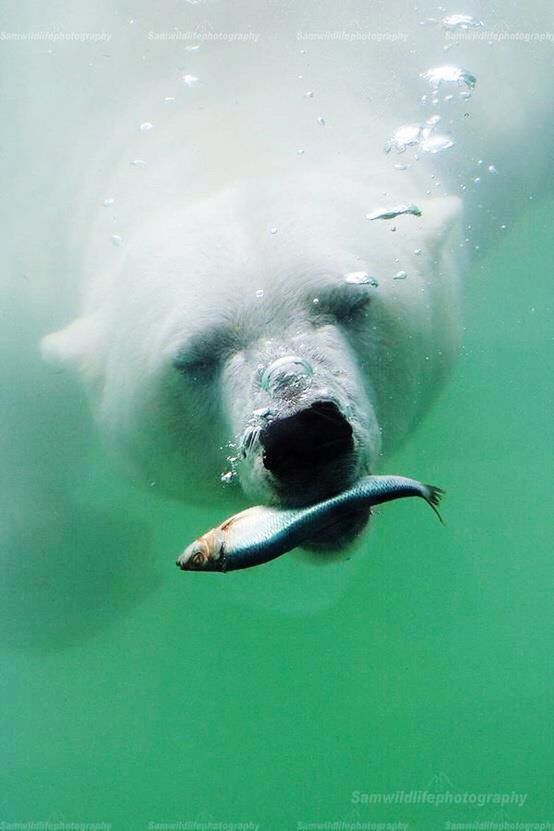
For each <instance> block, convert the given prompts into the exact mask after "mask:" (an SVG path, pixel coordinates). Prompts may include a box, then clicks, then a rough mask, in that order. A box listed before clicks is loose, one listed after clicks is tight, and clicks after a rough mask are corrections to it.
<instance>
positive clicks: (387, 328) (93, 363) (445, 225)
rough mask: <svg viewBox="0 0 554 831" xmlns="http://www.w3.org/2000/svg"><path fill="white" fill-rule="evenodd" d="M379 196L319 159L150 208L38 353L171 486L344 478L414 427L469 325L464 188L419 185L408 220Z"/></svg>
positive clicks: (234, 490)
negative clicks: (310, 165) (61, 368)
mask: <svg viewBox="0 0 554 831" xmlns="http://www.w3.org/2000/svg"><path fill="white" fill-rule="evenodd" d="M371 193H373V196H370V195H369V194H371ZM402 196H404V194H401V193H398V194H394V193H391V194H390V195H389V196H388V197H387V199H386V201H387V202H388V203H392V204H396V203H398V201H405V199H402V198H401V197H402ZM414 196H415V197H416V198H417V194H414ZM410 198H412V196H411V195H410ZM383 201H384V197H383V196H382V195H381V191H380V190H376V189H375V188H374V189H373V191H368V188H367V186H366V185H361V184H360V183H357V182H355V181H354V180H352V179H348V178H347V179H336V178H335V179H333V178H332V177H329V176H328V175H326V174H325V172H321V171H319V172H317V173H316V174H314V175H312V176H308V177H305V178H304V179H302V180H300V179H298V178H291V179H288V180H287V179H285V180H283V181H282V182H275V181H272V182H270V183H267V182H266V183H260V182H259V181H256V182H251V183H249V184H248V185H241V186H240V187H233V188H230V189H228V190H225V191H222V192H220V193H216V194H214V195H212V196H210V197H208V198H204V199H202V200H193V201H192V202H190V203H189V204H188V205H186V206H184V207H182V206H178V207H176V206H175V205H173V206H171V210H170V209H169V207H168V206H167V205H157V206H153V210H152V214H151V216H150V218H149V221H148V222H144V220H142V221H141V223H139V224H138V225H137V227H136V229H135V231H134V232H133V233H131V234H129V235H128V237H127V238H126V239H125V240H124V244H123V245H122V246H121V248H120V249H117V251H115V252H114V251H113V250H109V251H108V254H109V256H108V254H107V255H106V260H107V262H106V264H105V270H103V272H102V273H100V274H98V275H96V276H95V278H94V280H92V281H91V284H90V285H89V286H88V289H87V291H86V294H85V304H84V305H85V308H84V311H83V314H82V315H81V316H80V317H79V318H77V320H75V321H74V322H73V323H72V324H71V325H70V326H69V327H67V328H66V329H64V330H62V331H61V332H57V333H54V334H52V335H49V336H47V337H46V338H45V339H44V340H43V353H44V354H45V355H46V356H47V357H49V358H53V359H56V360H58V361H64V362H66V363H69V364H71V365H73V366H75V367H76V368H77V369H78V370H79V372H80V374H81V376H82V377H83V379H84V380H85V382H86V384H87V386H88V389H89V391H90V395H91V400H92V404H93V409H94V411H95V413H96V416H97V418H98V421H99V422H100V424H101V426H102V427H103V428H104V430H105V432H106V435H107V436H108V439H109V441H110V442H111V445H112V447H114V448H116V449H117V450H118V451H119V452H120V455H122V457H123V458H125V459H126V460H130V461H131V462H132V464H133V469H134V470H135V471H140V473H141V476H142V477H144V479H145V480H147V481H151V482H156V483H158V484H159V485H160V486H161V487H162V488H163V489H165V490H166V491H167V492H168V493H170V494H171V495H173V496H177V497H179V498H182V499H185V500H188V501H191V500H193V501H194V500H205V499H208V500H210V501H213V499H214V498H217V497H218V496H219V497H222V498H224V499H226V500H227V501H229V500H230V498H231V497H232V496H233V494H235V495H237V496H239V497H240V495H241V494H242V495H243V498H244V495H246V497H247V498H248V500H249V501H257V502H265V503H272V504H278V505H299V504H306V503H309V502H312V501H314V500H317V499H321V498H324V497H326V496H329V495H331V494H333V493H336V492H337V491H339V490H340V489H342V488H344V487H346V486H347V485H349V484H350V483H352V482H353V481H354V480H355V479H356V478H358V477H359V476H361V475H364V474H367V473H368V472H371V471H373V470H375V468H376V466H377V465H378V462H379V458H380V456H381V454H382V453H383V452H384V451H385V450H386V449H388V448H389V447H390V446H391V445H392V444H393V443H394V442H395V441H397V440H398V439H399V438H401V437H402V436H403V435H404V434H405V433H406V432H407V431H408V430H409V429H410V427H411V426H412V425H413V423H414V421H415V420H416V419H417V417H418V416H419V414H420V412H421V411H422V410H423V409H424V407H425V405H426V403H427V400H428V398H429V395H430V392H431V390H432V389H433V387H434V386H436V383H437V380H438V379H439V378H440V377H441V376H442V374H443V372H444V370H445V368H446V366H447V365H448V363H449V361H450V357H451V354H452V351H453V347H454V344H455V341H456V332H457V328H458V327H457V323H456V320H457V311H456V302H457V301H456V279H457V277H456V274H457V271H456V266H455V257H454V255H453V252H454V250H455V248H457V245H456V246H455V245H454V242H453V232H454V228H455V227H456V225H457V222H456V220H457V218H458V216H459V205H458V202H457V200H456V199H451V198H436V199H433V200H430V199H425V200H418V202H419V206H420V208H421V211H422V214H421V216H420V217H416V216H402V217H399V218H398V220H396V221H395V222H394V223H393V225H395V226H396V230H395V231H393V230H391V227H392V226H391V222H389V221H375V222H370V221H368V219H367V218H366V213H367V212H368V210H370V209H373V208H375V207H376V206H377V205H376V203H381V202H383ZM108 248H109V244H108V246H107V249H108ZM226 473H227V474H229V475H227V476H226V475H225V474H226ZM222 479H223V481H222ZM227 480H230V483H229V484H225V483H226V482H227ZM354 524H355V523H354Z"/></svg>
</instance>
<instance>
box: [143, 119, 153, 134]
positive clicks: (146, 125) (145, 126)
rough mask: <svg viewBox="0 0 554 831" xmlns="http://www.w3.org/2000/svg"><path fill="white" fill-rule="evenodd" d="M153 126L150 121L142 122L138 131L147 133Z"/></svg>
mask: <svg viewBox="0 0 554 831" xmlns="http://www.w3.org/2000/svg"><path fill="white" fill-rule="evenodd" d="M153 126H154V125H153V124H152V122H151V121H143V122H142V124H141V125H140V131H141V133H147V132H148V131H149V130H151V129H152V127H153Z"/></svg>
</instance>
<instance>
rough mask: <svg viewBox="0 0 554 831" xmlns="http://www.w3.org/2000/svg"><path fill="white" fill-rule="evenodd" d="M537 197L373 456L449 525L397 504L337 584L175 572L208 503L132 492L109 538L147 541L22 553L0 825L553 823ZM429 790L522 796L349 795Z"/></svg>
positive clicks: (542, 252)
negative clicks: (434, 386) (430, 490)
mask: <svg viewBox="0 0 554 831" xmlns="http://www.w3.org/2000/svg"><path fill="white" fill-rule="evenodd" d="M553 216H554V211H553V210H552V207H550V208H548V206H541V207H539V206H537V207H535V208H534V209H533V210H532V211H530V212H529V213H528V214H527V215H526V216H524V217H523V218H522V220H521V221H520V223H519V225H518V226H517V228H516V229H515V230H514V231H513V232H512V233H508V232H506V234H507V235H506V238H505V239H504V241H503V243H502V244H501V246H500V247H499V248H498V249H497V250H495V251H494V252H491V255H490V256H489V257H488V258H487V259H486V260H485V261H483V262H481V263H479V264H478V265H477V266H475V267H474V269H473V270H472V272H471V273H470V274H468V276H467V283H466V287H467V288H466V308H467V312H466V323H467V329H466V336H465V347H464V350H463V353H462V355H461V359H460V361H459V364H458V366H457V368H456V370H455V372H454V374H453V377H452V379H451V382H450V384H449V386H448V387H447V389H446V390H445V391H444V393H443V394H442V396H441V398H440V400H439V401H438V402H437V405H436V406H435V409H434V410H433V412H432V413H431V415H430V416H429V418H428V419H427V421H426V422H425V424H424V425H423V426H422V427H421V429H420V430H419V431H418V432H417V434H416V435H415V436H414V437H413V439H412V441H411V442H410V443H409V445H407V446H406V447H405V448H403V450H402V452H400V453H398V454H397V456H396V457H395V458H394V459H392V460H390V461H389V463H388V464H387V470H390V471H394V472H399V473H404V474H408V475H414V476H419V477H421V478H424V479H426V480H431V481H434V482H437V483H438V484H440V485H442V486H443V487H445V488H446V489H447V492H448V495H447V500H446V503H445V506H444V514H445V518H446V521H447V527H446V528H442V527H441V526H440V525H439V524H438V523H437V522H436V520H435V518H434V517H433V515H432V513H431V512H430V511H427V510H426V509H425V507H424V506H422V505H419V504H414V503H410V502H407V503H405V504H404V503H402V504H400V503H396V504H391V505H389V506H386V508H383V509H382V511H381V512H380V513H379V516H378V518H377V521H376V522H375V525H374V527H373V530H372V532H371V534H370V536H369V538H367V539H366V540H364V542H363V543H362V544H361V545H360V549H361V550H360V551H359V552H358V553H357V555H356V556H355V557H354V558H352V559H351V560H349V561H346V562H344V563H341V564H340V566H337V567H335V566H333V567H331V569H332V570H331V572H330V574H331V577H330V578H329V579H328V578H327V577H325V576H320V574H321V572H322V571H323V569H317V568H316V569H314V568H313V567H310V566H309V565H308V564H306V563H305V562H302V561H300V560H298V559H295V558H282V559H281V560H278V561H276V562H274V563H272V564H269V565H267V566H264V567H263V568H260V569H258V570H255V571H253V572H252V573H251V574H246V573H245V574H244V575H242V574H236V575H226V576H225V575H224V576H221V575H186V574H182V573H179V572H178V571H177V570H176V569H175V567H174V565H173V557H174V554H175V553H176V552H178V551H179V549H180V547H181V546H182V544H183V543H184V542H185V541H187V528H189V527H190V526H191V525H192V526H193V527H194V529H195V530H200V529H202V528H204V527H205V526H206V525H207V523H208V522H209V521H211V520H215V519H216V518H217V517H218V516H219V515H218V514H217V515H216V514H215V513H214V514H212V513H210V512H209V511H203V512H199V511H191V512H190V513H189V514H188V515H187V513H186V510H185V511H183V509H182V508H178V507H177V506H173V505H164V504H163V503H162V502H161V500H160V501H158V500H156V499H155V498H152V499H150V497H149V495H148V494H146V495H145V496H142V495H141V496H137V497H136V504H135V514H134V515H133V521H132V522H131V523H130V526H129V528H130V529H129V530H128V531H127V532H125V533H128V534H129V535H130V536H129V540H131V539H132V545H129V546H128V549H129V550H131V549H132V550H133V551H134V552H136V551H137V549H140V548H142V549H143V551H142V553H140V550H139V554H136V553H135V554H134V555H133V557H132V558H131V557H129V556H127V555H126V554H125V551H126V550H127V549H126V546H125V537H124V536H121V532H120V531H119V530H117V529H115V530H114V531H113V534H112V529H111V527H110V525H109V523H107V524H105V525H104V527H103V530H102V535H101V536H100V537H99V536H98V532H95V534H96V536H95V537H94V539H93V538H87V536H86V533H85V532H84V531H83V530H82V526H81V537H80V543H79V545H80V548H81V549H82V550H83V551H84V554H82V553H81V554H80V556H79V557H77V556H74V554H72V553H71V552H74V551H75V546H73V548H71V551H69V549H68V551H69V553H68V552H66V553H65V554H63V552H62V553H60V552H61V551H62V549H63V548H64V544H63V543H60V545H59V546H58V547H56V551H54V550H53V549H54V547H55V541H53V540H52V539H50V538H48V537H47V538H46V539H45V542H44V546H43V548H42V549H41V548H40V547H39V552H38V553H36V554H34V555H33V557H31V558H28V559H26V561H25V562H23V563H21V564H20V565H19V566H18V567H17V568H16V570H15V572H14V573H13V574H12V575H11V578H10V582H9V588H8V591H7V592H6V593H5V597H4V600H3V602H2V613H1V614H2V627H3V639H2V649H3V670H2V675H1V684H2V702H3V706H2V729H1V735H2V750H3V752H2V764H1V773H0V776H1V780H2V781H1V788H0V820H1V821H12V822H15V821H20V822H21V821H23V820H33V821H35V822H38V821H45V820H48V819H49V820H50V821H51V822H52V823H55V822H66V823H69V822H81V823H85V822H89V823H90V822H105V823H110V824H111V825H112V827H113V829H146V828H148V827H149V823H182V825H181V826H180V827H181V828H186V827H187V826H186V823H187V822H189V823H191V822H192V821H195V820H196V821H197V823H198V825H197V826H196V827H197V828H200V827H205V828H209V827H210V823H218V822H222V823H227V824H231V823H238V822H243V823H254V824H259V826H260V827H262V828H265V829H287V828H290V829H297V828H300V827H302V826H301V825H298V824H299V823H309V822H312V823H315V822H318V823H326V822H331V821H335V820H337V821H338V820H342V821H344V822H345V823H356V822H359V823H369V822H370V821H373V822H387V821H388V822H389V823H393V822H402V823H406V824H409V827H410V828H416V829H430V830H432V829H435V828H436V829H439V828H446V827H447V825H446V823H447V822H466V823H467V822H472V821H475V820H481V821H484V820H498V821H500V820H503V819H504V820H508V821H512V822H517V821H523V820H527V821H534V822H540V821H550V822H554V804H553V799H552V793H553V787H552V771H553V736H552V704H553V697H552V669H553V667H552V656H553V654H554V651H553V637H552V636H553V631H552V573H553V557H552V554H553V551H552V498H551V497H552V484H551V483H552V436H551V428H552V385H553V372H552V366H553V358H554V356H553V350H552V324H551V320H552V308H551V298H552V274H551V267H550V261H551V258H552V255H553V254H554V248H553V244H552V240H551V236H552V235H551V224H552V218H553ZM93 461H94V460H93ZM89 487H94V485H89ZM121 487H123V486H121ZM102 499H103V501H104V503H105V504H106V505H107V504H110V505H111V508H112V510H113V511H115V510H116V509H117V491H116V490H114V491H112V492H108V493H104V495H103V497H102ZM141 515H142V518H143V519H144V515H148V516H146V519H148V522H149V524H150V526H151V529H153V530H150V531H149V532H148V533H149V534H150V535H151V536H150V537H148V534H147V533H146V531H145V527H144V526H143V525H141V523H140V518H141ZM85 525H86V523H85ZM83 534H84V536H83ZM118 534H119V536H118ZM62 536H63V535H62ZM89 536H90V535H89ZM114 540H115V541H114ZM110 546H111V548H110ZM49 547H50V548H52V550H49ZM66 547H67V546H66ZM100 548H101V549H102V555H101V556H98V557H97V559H95V557H96V555H95V551H96V550H97V549H100ZM139 555H140V556H139ZM24 559H25V558H24ZM310 569H311V571H310ZM310 574H314V588H313V590H312V589H311V588H310V579H309V575H310ZM325 581H327V582H325ZM337 583H338V584H340V589H337V588H336V584H337ZM425 790H427V791H429V792H432V793H435V792H440V793H443V794H444V793H445V792H450V793H452V794H460V793H461V794H463V793H464V792H466V793H468V794H489V795H493V794H507V795H512V792H515V793H517V794H521V795H525V802H524V804H523V805H522V806H518V805H517V804H514V803H513V801H512V802H510V804H506V805H504V807H502V805H501V804H498V802H490V803H489V804H488V805H485V806H483V807H478V806H475V805H471V804H469V803H466V804H455V803H450V804H447V805H443V806H439V807H437V806H435V805H433V804H429V803H425V804H422V803H421V802H419V803H416V804H414V803H413V800H412V803H409V802H408V803H407V802H404V803H401V802H400V801H397V802H396V803H390V802H388V803H386V804H385V803H384V802H383V801H381V802H380V803H379V802H378V801H375V800H376V799H379V798H378V797H375V798H373V799H374V801H373V803H372V804H369V805H368V804H362V803H353V802H352V794H353V792H355V791H359V792H361V793H372V794H389V793H391V792H396V791H404V792H410V791H425ZM468 798H469V797H468ZM489 798H490V799H492V798H493V797H492V796H491V797H489ZM510 798H511V799H513V797H512V796H510ZM383 799H384V798H383V797H381V800H383ZM202 823H203V824H204V825H202ZM0 827H2V826H0ZM150 827H152V828H153V827H154V826H150ZM166 827H171V826H170V825H168V826H166ZM174 827H175V828H177V827H179V826H177V825H175V826H174ZM189 827H191V828H192V827H194V826H193V825H190V826H189ZM212 827H214V826H212ZM321 827H324V826H321ZM345 827H346V826H345ZM351 827H352V828H355V827H356V826H355V825H352V826H351ZM360 827H364V826H363V825H361V826H360ZM365 827H368V828H369V827H371V826H369V825H366V826H365Z"/></svg>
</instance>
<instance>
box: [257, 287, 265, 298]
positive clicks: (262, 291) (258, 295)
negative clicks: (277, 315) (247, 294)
mask: <svg viewBox="0 0 554 831" xmlns="http://www.w3.org/2000/svg"><path fill="white" fill-rule="evenodd" d="M263 296H264V290H263V289H258V290H257V292H256V297H263Z"/></svg>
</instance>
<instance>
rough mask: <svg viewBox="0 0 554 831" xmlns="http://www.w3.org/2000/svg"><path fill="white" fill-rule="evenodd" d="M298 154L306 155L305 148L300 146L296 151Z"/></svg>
mask: <svg viewBox="0 0 554 831" xmlns="http://www.w3.org/2000/svg"><path fill="white" fill-rule="evenodd" d="M296 155H297V156H303V155H304V150H303V149H302V148H299V149H298V150H297V151H296Z"/></svg>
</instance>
